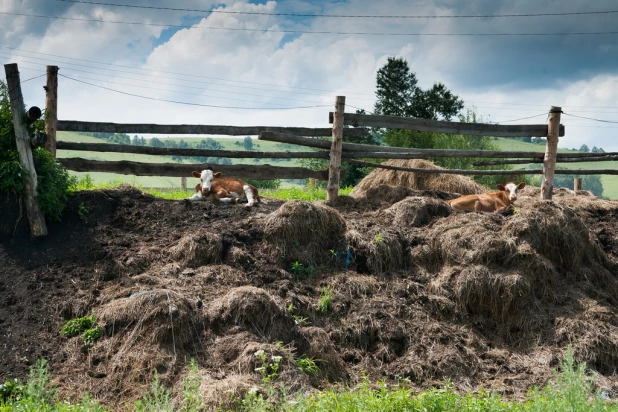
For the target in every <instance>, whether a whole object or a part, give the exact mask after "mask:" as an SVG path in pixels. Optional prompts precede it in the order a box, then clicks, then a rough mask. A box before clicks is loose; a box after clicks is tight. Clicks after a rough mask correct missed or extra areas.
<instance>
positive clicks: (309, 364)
mask: <svg viewBox="0 0 618 412" xmlns="http://www.w3.org/2000/svg"><path fill="white" fill-rule="evenodd" d="M296 366H298V369H300V370H301V371H303V372H305V373H306V374H309V375H314V376H315V375H317V374H318V373H320V368H319V367H318V365H317V364H316V361H315V360H314V359H313V358H308V357H307V356H306V355H303V356H301V357H300V358H298V359H297V360H296Z"/></svg>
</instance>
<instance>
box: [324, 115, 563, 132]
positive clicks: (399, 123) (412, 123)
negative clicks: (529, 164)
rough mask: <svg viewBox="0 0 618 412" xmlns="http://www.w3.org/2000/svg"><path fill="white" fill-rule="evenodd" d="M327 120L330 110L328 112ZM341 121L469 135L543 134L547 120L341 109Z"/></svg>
mask: <svg viewBox="0 0 618 412" xmlns="http://www.w3.org/2000/svg"><path fill="white" fill-rule="evenodd" d="M329 120H330V123H332V122H333V112H330V113H329ZM343 124H345V125H347V126H354V127H377V128H387V129H407V130H416V131H419V132H435V133H451V134H465V135H473V136H496V137H545V136H547V124H530V125H501V124H483V123H461V122H445V121H439V120H429V119H415V118H412V117H398V116H379V115H369V114H354V113H345V114H344V116H343ZM560 136H564V125H560Z"/></svg>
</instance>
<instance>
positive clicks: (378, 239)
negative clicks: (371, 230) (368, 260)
mask: <svg viewBox="0 0 618 412" xmlns="http://www.w3.org/2000/svg"><path fill="white" fill-rule="evenodd" d="M381 241H382V235H381V234H380V233H376V235H375V236H374V238H373V242H374V243H375V244H376V245H377V244H379V243H380V242H381Z"/></svg>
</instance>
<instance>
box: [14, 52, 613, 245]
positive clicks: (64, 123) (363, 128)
mask: <svg viewBox="0 0 618 412" xmlns="http://www.w3.org/2000/svg"><path fill="white" fill-rule="evenodd" d="M5 70H6V74H7V80H8V81H9V83H10V84H9V90H11V91H12V92H14V93H15V94H16V96H17V93H19V99H20V100H19V102H21V103H20V104H21V105H22V107H23V100H21V89H20V87H19V72H18V70H17V65H16V64H13V65H5ZM57 74H58V67H57V66H48V67H47V86H46V87H45V90H46V111H47V113H46V118H45V125H46V132H47V136H48V140H47V142H46V144H45V147H46V149H47V150H49V151H50V152H52V153H53V154H54V155H55V154H56V150H74V151H89V152H93V151H94V152H114V153H133V154H148V155H164V156H192V157H195V156H203V157H225V158H272V159H299V158H304V159H310V158H313V159H329V169H328V170H311V169H308V168H301V167H278V166H271V165H259V166H255V165H209V164H199V165H190V164H175V163H139V162H131V161H96V160H88V159H83V158H79V157H76V158H62V159H58V161H59V162H60V163H61V164H63V165H64V167H66V168H67V169H70V170H74V171H79V172H112V173H121V174H131V175H136V176H179V177H186V176H190V174H191V171H193V170H201V169H203V168H205V167H207V166H214V167H215V168H216V169H217V170H218V171H221V172H223V173H225V174H228V175H233V176H236V177H240V178H251V179H304V178H313V179H320V180H328V186H327V191H328V200H329V202H333V201H334V200H335V199H336V198H337V191H338V189H339V178H340V174H341V170H340V167H341V162H342V161H343V162H350V163H356V164H362V165H366V166H372V167H377V168H384V169H392V170H401V171H409V172H422V173H444V174H465V175H513V174H542V175H543V180H542V191H541V197H542V198H545V199H550V198H551V195H552V188H553V181H554V174H573V173H574V172H575V173H577V174H579V175H586V174H618V170H577V171H572V170H555V165H556V162H582V161H601V160H616V159H618V153H604V154H599V153H593V154H590V153H558V152H557V146H558V138H559V136H564V134H565V128H564V126H563V125H561V124H560V114H561V113H562V110H561V108H560V107H553V106H552V107H551V109H550V112H549V119H548V122H547V124H531V125H496V124H479V123H459V122H445V121H436V120H426V119H413V118H402V117H395V116H377V115H364V114H351V113H345V97H344V96H338V97H337V98H336V102H335V111H334V112H330V113H329V122H330V123H332V127H330V128H306V127H275V126H225V125H161V124H142V123H139V124H124V123H103V122H82V121H74V120H58V119H57V107H58V106H57V95H58V93H57V85H58V79H57ZM11 85H13V86H14V87H13V88H12V87H11ZM16 99H17V97H15V99H14V98H13V96H11V101H12V102H14V101H17V100H16ZM16 104H17V103H16ZM14 110H16V108H15V109H14ZM19 115H20V114H19V112H18V111H15V112H14V116H19ZM345 126H352V127H345ZM369 128H390V129H406V130H414V131H424V132H438V133H451V134H459V135H473V136H501V137H546V138H547V144H546V150H545V153H539V152H496V151H486V150H438V149H414V148H397V147H383V146H372V145H364V144H351V143H343V137H344V136H356V137H358V136H365V135H367V134H369V133H370V132H371V131H370V129H369ZM17 129H18V127H16V131H18V130H17ZM56 131H71V132H105V133H127V134H128V133H143V134H167V135H187V134H192V135H195V134H208V135H228V136H247V135H258V136H259V137H258V138H259V139H260V140H268V141H272V142H280V143H287V144H293V145H299V146H304V147H311V148H316V149H323V151H306V152H301V151H298V152H291V151H286V152H265V151H264V152H260V151H234V150H207V149H184V148H162V147H145V146H131V145H118V144H106V143H70V142H62V141H59V142H58V141H56ZM22 134H23V133H21V132H20V131H18V133H16V135H19V136H18V137H17V140H18V147H21V146H23V144H22V143H19V142H20V139H21V141H25V140H24V139H26V137H27V136H22ZM326 136H330V137H331V139H330V141H328V140H322V139H316V138H315V137H326ZM23 150H24V151H26V149H23ZM29 151H30V148H29V146H28V147H27V152H29ZM21 152H22V149H20V159H21ZM30 156H31V154H30ZM438 157H453V158H498V159H509V160H498V161H496V160H494V161H484V162H477V163H475V165H477V166H491V165H501V164H523V163H543V169H542V170H540V169H537V170H529V169H527V170H447V169H438V170H434V169H414V168H405V167H395V166H389V165H383V164H380V163H375V162H370V161H367V160H361V159H431V158H438ZM513 159H523V160H513ZM22 165H23V166H24V167H26V168H27V170H30V171H31V177H32V176H34V177H36V175H35V171H34V170H33V166H32V163H31V162H30V164H29V161H28V159H27V156H26V155H24V160H23V161H22ZM28 184H29V186H28V187H27V189H28V190H27V193H28V196H27V198H28V199H29V200H31V202H30V203H32V205H31V206H32V207H29V208H28V214H29V216H30V215H31V214H32V215H33V216H36V215H37V214H39V212H37V211H36V210H35V209H36V208H35V207H34V204H36V203H37V202H36V178H34V179H32V178H29V179H28ZM33 188H34V189H35V190H33ZM27 204H28V203H27ZM42 223H43V225H44V223H45V222H44V221H43V222H42ZM37 225H38V226H39V227H40V226H41V223H40V221H39V220H38V219H35V221H32V220H31V226H32V227H33V228H34V227H36V226H37ZM45 231H46V229H45V230H42V229H41V230H37V231H36V233H44V232H45ZM33 233H35V231H34V230H33ZM35 235H36V234H35Z"/></svg>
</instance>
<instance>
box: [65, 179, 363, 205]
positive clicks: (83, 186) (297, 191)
mask: <svg viewBox="0 0 618 412" xmlns="http://www.w3.org/2000/svg"><path fill="white" fill-rule="evenodd" d="M89 175H90V174H89V173H86V174H84V176H83V177H82V178H80V179H79V180H78V182H77V184H76V185H75V186H73V187H72V188H71V190H74V191H77V190H99V189H115V188H117V187H118V186H120V185H123V184H127V182H126V181H124V180H119V179H117V180H113V181H108V182H97V181H96V180H95V179H92V178H90V177H89ZM128 184H131V185H132V186H134V187H136V188H138V189H140V190H142V191H143V192H145V193H148V194H151V195H153V196H155V197H159V198H161V199H169V200H182V199H186V198H188V197H191V196H193V194H194V193H195V191H194V190H192V189H191V190H182V189H154V188H148V187H144V186H142V185H139V184H137V182H136V181H133V182H129V183H128ZM352 189H353V188H352V187H346V188H342V189H339V195H340V196H343V195H346V196H347V195H349V194H350V192H351V191H352ZM260 195H261V196H266V197H274V198H277V199H282V200H305V201H307V202H313V201H315V200H325V199H326V198H327V195H326V190H325V189H322V188H320V187H315V188H312V187H308V186H295V187H290V188H287V189H285V188H283V189H262V190H260Z"/></svg>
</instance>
